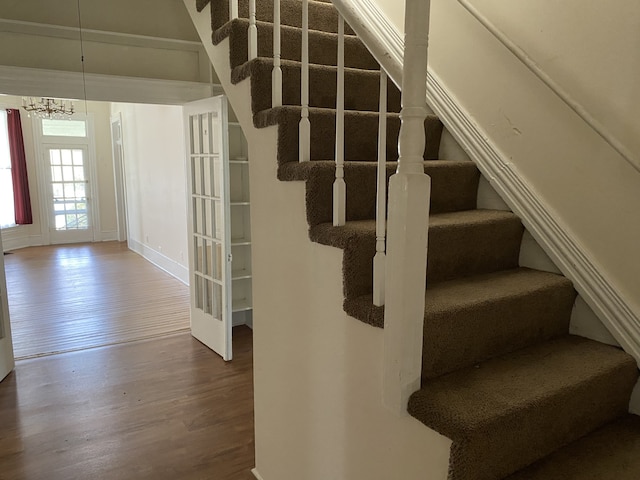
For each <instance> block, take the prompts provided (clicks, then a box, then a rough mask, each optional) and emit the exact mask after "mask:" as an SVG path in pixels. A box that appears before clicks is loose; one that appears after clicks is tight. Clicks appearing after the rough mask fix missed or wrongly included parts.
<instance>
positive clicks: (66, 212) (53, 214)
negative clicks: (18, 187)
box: [43, 144, 94, 244]
mask: <svg viewBox="0 0 640 480" xmlns="http://www.w3.org/2000/svg"><path fill="white" fill-rule="evenodd" d="M43 154H44V162H45V171H46V179H47V192H48V195H47V206H48V208H47V211H48V215H49V235H50V241H51V243H54V244H55V243H75V242H91V241H93V233H94V232H93V218H92V215H91V208H90V204H91V201H92V197H91V183H90V181H89V178H90V176H89V169H88V165H87V160H88V158H89V157H88V149H87V147H86V146H84V145H59V144H55V145H52V144H44V145H43Z"/></svg>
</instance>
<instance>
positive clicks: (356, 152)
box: [253, 106, 443, 165]
mask: <svg viewBox="0 0 640 480" xmlns="http://www.w3.org/2000/svg"><path fill="white" fill-rule="evenodd" d="M301 111H302V108H301V107H296V106H284V107H277V108H270V109H269V110H263V111H261V112H258V113H257V114H255V115H254V116H253V123H254V125H255V126H256V127H257V128H265V127H269V126H273V125H277V126H278V164H279V165H282V164H284V163H287V162H298V160H299V153H298V152H299V146H298V145H299V144H298V126H299V124H300V117H301ZM378 118H379V114H378V113H376V112H360V111H352V110H349V111H346V112H345V116H344V126H345V160H346V161H371V159H376V158H378ZM387 119H388V124H387V160H389V161H395V160H397V159H398V148H397V143H398V134H399V132H400V115H399V114H397V113H388V114H387ZM309 121H310V122H311V160H327V159H332V158H334V157H335V144H336V142H335V138H336V118H335V110H333V109H329V108H317V107H314V108H310V109H309ZM424 125H425V134H426V135H427V141H426V144H425V151H424V158H425V160H435V159H437V158H438V152H439V150H440V138H441V136H442V129H443V125H442V122H441V121H440V119H439V118H438V117H437V116H435V115H429V116H428V117H427V119H426V120H425V124H424Z"/></svg>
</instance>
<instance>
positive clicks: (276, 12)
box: [271, 0, 282, 108]
mask: <svg viewBox="0 0 640 480" xmlns="http://www.w3.org/2000/svg"><path fill="white" fill-rule="evenodd" d="M281 50H282V44H281V41H280V0H273V73H272V80H271V81H272V88H273V91H272V94H271V106H272V107H273V108H275V107H281V106H282V67H281V60H280V57H281Z"/></svg>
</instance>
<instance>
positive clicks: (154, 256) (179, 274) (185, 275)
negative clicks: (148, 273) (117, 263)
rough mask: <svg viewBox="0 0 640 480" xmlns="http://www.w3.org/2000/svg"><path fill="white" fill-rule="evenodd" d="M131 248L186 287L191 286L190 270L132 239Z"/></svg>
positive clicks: (129, 242)
mask: <svg viewBox="0 0 640 480" xmlns="http://www.w3.org/2000/svg"><path fill="white" fill-rule="evenodd" d="M128 245H129V248H130V249H131V250H133V251H134V252H136V253H137V254H139V255H141V256H142V257H144V258H145V259H147V260H148V261H149V262H151V263H153V264H154V265H155V266H156V267H158V268H160V269H162V270H164V271H165V272H167V273H168V274H169V275H171V276H172V277H175V278H177V279H178V280H180V281H181V282H182V283H184V284H185V285H189V268H188V267H185V266H184V265H181V264H180V263H178V262H176V261H175V260H172V259H170V258H169V257H167V256H165V255H163V254H162V253H160V252H158V251H156V250H154V249H153V248H151V247H149V246H147V245H144V244H142V243H140V242H138V241H137V240H134V239H132V238H130V239H129V241H128Z"/></svg>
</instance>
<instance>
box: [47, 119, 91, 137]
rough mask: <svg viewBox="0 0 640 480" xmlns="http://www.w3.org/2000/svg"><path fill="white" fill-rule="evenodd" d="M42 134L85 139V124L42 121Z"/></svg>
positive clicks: (67, 121)
mask: <svg viewBox="0 0 640 480" xmlns="http://www.w3.org/2000/svg"><path fill="white" fill-rule="evenodd" d="M42 134H43V135H45V136H54V137H86V136H87V124H86V122H85V121H84V120H59V119H58V120H56V119H48V118H44V119H42Z"/></svg>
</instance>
